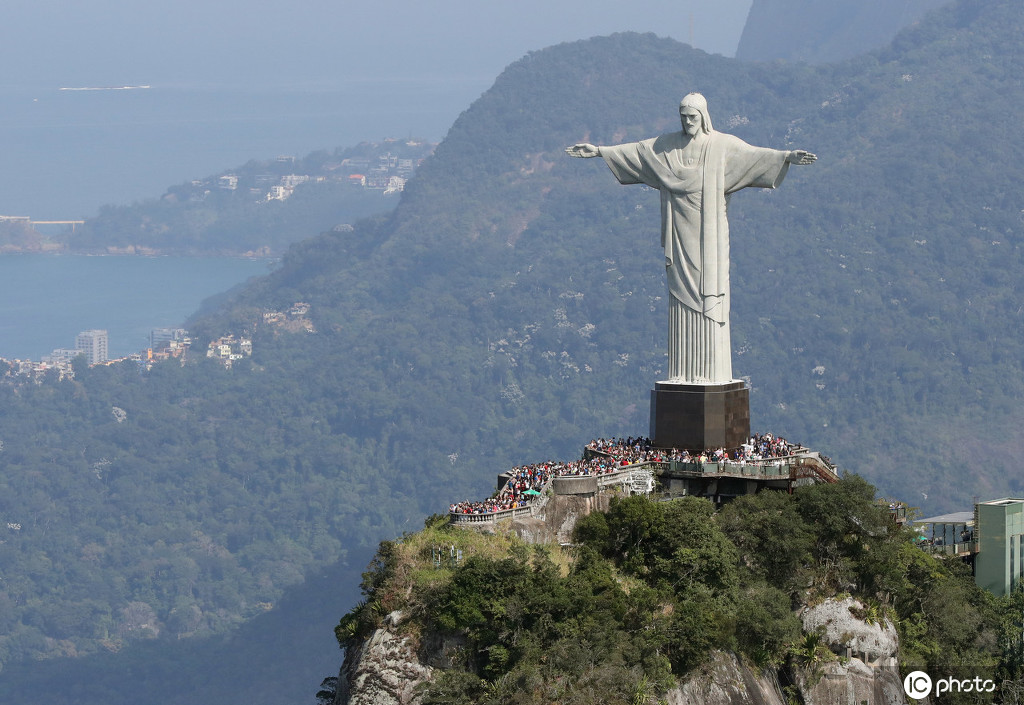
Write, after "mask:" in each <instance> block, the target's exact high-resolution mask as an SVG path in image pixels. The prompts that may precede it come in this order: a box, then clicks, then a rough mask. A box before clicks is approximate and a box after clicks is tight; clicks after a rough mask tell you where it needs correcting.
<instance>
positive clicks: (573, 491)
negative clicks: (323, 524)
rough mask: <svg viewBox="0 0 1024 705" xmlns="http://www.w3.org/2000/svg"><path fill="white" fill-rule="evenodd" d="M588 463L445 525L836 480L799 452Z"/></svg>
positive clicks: (824, 463) (607, 457)
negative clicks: (609, 500) (570, 500)
mask: <svg viewBox="0 0 1024 705" xmlns="http://www.w3.org/2000/svg"><path fill="white" fill-rule="evenodd" d="M588 461H589V462H590V463H591V465H590V466H588V469H587V470H580V469H579V468H580V465H579V464H576V465H575V466H571V467H572V469H571V470H570V471H568V472H565V473H560V472H559V471H558V470H557V469H554V470H553V471H552V472H551V474H550V476H549V477H546V479H545V480H544V481H543V482H542V483H539V484H537V485H536V486H533V487H531V488H530V489H529V490H526V491H525V492H523V493H522V494H521V495H520V498H519V499H518V500H517V501H515V502H514V504H515V505H516V506H513V507H509V508H495V509H490V510H488V509H487V508H485V507H479V506H478V507H474V508H472V509H471V508H461V509H460V508H458V505H453V506H454V507H456V509H453V510H451V511H450V512H449V520H450V522H451V523H452V524H454V525H456V526H467V527H470V526H474V527H480V526H485V525H495V524H497V523H499V522H502V521H504V520H506V519H522V518H527V517H540V516H542V515H543V512H544V508H545V506H546V505H547V503H548V500H549V499H550V498H551V497H553V496H596V495H598V494H601V493H604V492H607V491H610V490H617V491H619V492H621V493H623V494H625V495H631V494H654V495H656V496H661V497H664V498H666V499H670V498H676V497H683V496H697V497H705V498H707V499H710V500H712V501H713V502H715V503H716V504H717V503H721V502H725V501H728V500H730V499H733V498H735V497H738V496H741V495H744V494H755V493H757V492H759V491H761V490H762V489H772V490H780V491H786V492H792V491H793V490H794V489H795V488H796V487H799V486H802V485H807V484H816V483H822V482H824V483H833V482H838V481H839V474H838V473H837V471H836V467H835V466H834V465H833V464H832V463H831V462H830V461H829V460H828V458H827V457H825V456H823V455H821V454H820V453H818V452H816V451H812V450H810V449H808V448H803V447H797V448H796V449H794V450H793V451H792V453H791V454H789V455H786V456H783V457H777V458H766V459H762V460H740V461H733V460H724V461H720V462H709V461H703V462H702V461H700V460H687V461H682V460H643V461H640V462H633V463H624V464H620V463H621V462H622V461H617V460H616V459H615V458H614V456H613V455H612V454H611V453H607V452H604V451H600V450H594V449H591V448H587V449H586V450H585V452H584V461H581V462H582V463H586V462H588ZM533 467H538V466H533ZM539 467H544V468H547V467H548V465H546V464H541V465H539ZM519 472H521V471H520V469H513V470H509V471H507V472H504V473H502V474H500V475H499V476H498V492H497V493H496V494H497V495H500V494H501V493H502V490H503V489H504V488H505V487H506V486H507V485H508V484H509V483H510V482H512V481H514V480H515V479H516V477H517V476H518V474H519Z"/></svg>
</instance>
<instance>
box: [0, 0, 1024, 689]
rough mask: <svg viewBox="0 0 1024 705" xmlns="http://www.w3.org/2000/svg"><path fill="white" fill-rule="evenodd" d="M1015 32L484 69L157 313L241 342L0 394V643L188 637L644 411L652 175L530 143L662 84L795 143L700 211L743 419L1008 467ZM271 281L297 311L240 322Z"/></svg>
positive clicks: (914, 463)
mask: <svg viewBox="0 0 1024 705" xmlns="http://www.w3.org/2000/svg"><path fill="white" fill-rule="evenodd" d="M1022 24H1024V8H1022V7H1021V6H1020V4H1019V3H1017V2H1011V1H1009V0H1003V1H999V2H992V1H989V2H980V1H977V0H970V1H965V2H959V3H956V4H954V5H953V6H952V8H951V10H950V12H947V13H944V14H940V15H932V16H930V18H929V19H928V21H927V22H924V23H922V24H921V25H920V26H919V27H917V28H916V29H914V30H912V31H909V32H905V33H903V34H901V35H900V37H899V39H898V40H897V42H896V43H895V44H894V45H893V46H892V47H891V48H889V49H888V50H886V51H884V52H881V53H877V54H874V55H872V56H869V57H866V58H864V59H861V60H857V61H853V62H849V63H847V64H844V65H843V66H842V67H834V66H833V67H823V68H812V67H806V66H799V67H782V68H780V67H778V66H773V67H771V69H770V70H769V69H768V68H767V67H765V66H762V65H751V64H744V63H741V62H737V61H733V60H728V59H725V58H722V57H716V56H708V55H706V54H704V53H701V52H699V51H695V50H693V49H690V48H689V47H686V46H684V45H681V44H678V43H676V42H674V41H670V40H665V39H659V38H656V37H654V36H651V35H644V36H639V35H629V34H623V35H615V36H612V37H607V38H598V39H593V40H589V41H585V42H578V43H573V44H566V45H561V46H558V47H554V48H551V49H547V50H544V51H540V52H536V53H533V54H531V55H529V56H527V57H525V58H523V59H522V60H520V61H518V62H516V63H515V64H513V65H511V66H510V67H509V68H508V69H507V70H506V71H505V72H504V73H503V74H502V75H501V76H500V77H499V78H498V80H497V81H496V82H495V84H494V87H493V88H492V89H491V90H489V91H488V92H487V93H486V94H484V95H483V96H482V97H481V98H480V99H479V100H478V101H477V102H476V103H474V104H473V105H472V106H471V107H470V108H469V109H467V111H466V112H465V113H463V115H462V116H461V117H460V118H459V120H458V121H457V122H456V124H455V125H454V126H453V127H452V129H451V131H450V134H449V135H448V137H447V139H446V140H445V141H444V142H443V143H442V144H441V145H439V146H438V148H437V150H436V152H435V154H434V156H433V157H431V158H430V159H428V160H427V161H426V162H425V163H424V165H423V166H422V167H421V168H420V170H419V172H418V174H417V176H416V177H415V178H414V179H413V180H412V181H410V183H409V184H408V185H407V187H406V192H405V194H404V195H403V197H402V200H401V202H400V204H399V206H398V208H397V209H396V210H395V211H394V212H393V213H392V214H391V215H389V216H387V217H383V218H379V219H377V220H376V221H372V222H368V223H365V224H363V225H360V226H359V227H357V228H356V230H355V231H354V232H351V233H341V232H337V233H336V232H331V233H327V234H324V235H321V236H320V237H316V238H313V239H311V240H308V241H306V242H303V243H302V244H300V245H297V246H295V247H293V248H292V249H291V250H290V251H289V253H288V254H287V255H286V256H285V258H284V259H283V261H282V265H281V267H280V269H279V270H278V271H277V272H276V273H274V274H272V275H271V276H269V277H267V278H265V279H263V280H261V281H259V282H257V283H255V284H253V285H252V286H250V287H248V288H247V289H245V290H244V291H242V292H241V293H240V294H238V295H237V296H236V297H235V299H234V301H233V303H232V304H231V305H230V306H227V307H225V308H224V309H223V310H221V311H220V312H218V313H215V314H211V315H207V316H205V317H204V318H203V319H202V320H198V321H195V322H194V324H193V325H192V326H191V327H192V328H193V329H194V330H195V331H197V333H198V334H199V335H200V336H203V335H205V336H208V337H212V336H215V335H220V334H222V333H225V332H228V331H234V332H236V333H241V332H243V331H249V332H251V333H252V334H253V340H254V353H253V356H252V358H251V359H250V360H249V361H248V362H241V363H238V364H236V366H235V367H234V368H233V369H232V370H230V371H225V370H223V369H221V368H220V367H218V366H216V365H214V364H212V363H211V364H205V363H204V364H200V365H196V366H186V367H183V368H181V367H177V366H174V365H172V366H166V365H161V366H157V367H156V368H155V369H154V371H153V372H151V373H149V374H145V375H140V374H138V373H137V372H136V371H135V369H133V368H131V367H122V368H113V369H106V368H96V369H93V370H90V371H88V372H83V373H82V374H81V376H80V378H79V379H78V380H76V381H75V382H73V383H70V382H65V383H56V382H47V383H45V384H43V385H41V386H40V387H35V388H31V389H28V388H22V389H16V388H10V387H0V395H2V401H3V403H2V404H0V440H2V441H3V451H2V454H0V462H2V463H3V483H4V486H3V490H4V491H3V492H2V493H0V520H2V521H4V522H10V523H15V524H18V525H19V527H20V529H18V530H17V531H14V530H8V534H7V535H6V536H5V537H4V541H5V543H3V544H0V559H2V560H0V565H2V566H4V568H3V569H4V571H5V573H4V578H5V583H4V587H3V591H2V592H0V604H2V605H3V610H2V612H0V614H2V615H3V617H2V619H3V621H2V623H0V628H2V630H3V631H2V633H3V636H2V637H0V658H3V659H4V660H17V659H21V658H25V657H26V656H55V655H59V654H66V655H76V654H77V655H81V654H86V653H90V652H93V651H96V650H98V649H102V648H108V649H115V648H124V647H126V646H128V645H130V644H131V642H133V641H137V640H139V639H148V638H152V639H173V640H177V639H178V638H184V637H189V636H191V637H192V638H195V637H202V636H203V635H204V634H210V633H213V632H216V631H217V630H222V629H224V628H226V627H228V626H230V625H232V624H235V623H237V622H238V621H240V620H242V619H246V618H248V617H250V616H252V615H254V614H258V613H260V612H261V611H263V610H265V609H266V606H267V605H269V604H271V603H273V602H275V601H276V600H277V599H279V597H280V596H281V594H282V592H283V590H284V589H285V588H286V587H287V586H288V585H292V584H294V583H296V582H297V581H299V580H301V579H302V575H303V574H304V573H305V572H307V571H309V570H311V569H312V568H313V567H314V566H316V565H321V564H329V563H332V562H334V561H336V560H339V559H340V558H342V557H343V555H344V551H345V549H346V548H349V547H352V546H360V545H363V546H366V545H371V544H375V543H376V542H377V541H378V540H379V539H380V538H382V537H388V536H393V535H395V534H396V533H398V532H401V531H402V530H404V529H405V528H407V527H411V526H418V525H419V521H420V519H421V517H422V516H423V515H424V514H429V513H431V512H434V511H443V510H444V509H446V507H447V505H448V502H449V501H453V500H458V499H464V498H476V497H480V496H483V495H485V494H487V492H489V490H490V489H491V487H492V486H493V479H494V474H495V473H496V472H499V471H502V470H504V469H507V468H508V467H509V466H511V465H512V464H519V463H522V462H529V461H534V460H540V459H544V458H551V457H554V458H571V457H575V456H576V455H577V454H578V453H579V449H580V446H581V444H582V443H584V442H586V441H587V440H589V439H590V438H592V437H594V436H598V435H614V434H623V435H625V434H636V433H642V432H645V431H646V428H647V404H648V393H649V389H650V387H651V385H652V383H653V381H654V380H656V379H658V378H659V376H660V375H661V374H662V370H663V359H664V352H663V351H664V347H665V341H664V335H665V321H664V318H665V310H664V309H665V301H664V298H665V283H664V280H663V277H664V275H663V273H662V271H661V269H662V266H661V257H662V255H661V253H660V252H659V247H658V234H657V233H658V227H659V225H658V221H659V216H658V200H657V194H656V193H653V192H651V191H648V190H645V189H642V188H640V187H623V186H619V185H618V184H617V183H615V181H614V178H613V177H612V176H611V174H609V173H608V172H607V169H606V168H605V167H604V166H603V165H602V164H601V163H600V162H599V161H594V160H591V161H580V160H573V159H569V158H568V157H566V156H565V155H564V153H563V152H562V150H563V148H564V147H565V146H566V145H569V144H572V143H574V142H577V141H581V140H589V141H592V142H595V143H605V144H608V143H613V142H618V141H623V140H629V139H636V138H640V137H646V136H651V135H654V134H657V133H658V132H661V131H668V130H674V129H677V128H678V122H677V118H676V105H677V101H678V99H679V98H680V97H681V96H682V95H683V94H685V93H686V92H688V91H691V90H700V91H702V92H704V93H705V94H706V95H707V96H708V98H709V101H710V106H711V115H712V118H713V120H714V122H715V125H716V127H717V128H718V129H721V130H724V131H731V132H734V133H735V134H737V135H739V136H741V137H743V138H744V139H746V140H748V141H750V142H751V143H754V144H762V145H765V146H774V147H778V148H795V147H800V148H804V149H808V150H811V151H813V152H816V153H817V154H818V155H819V157H820V159H819V161H818V163H817V164H815V165H814V166H812V167H807V168H802V169H799V170H797V169H794V170H793V171H792V172H791V173H790V175H789V176H788V177H787V179H786V182H785V183H784V184H783V185H782V188H781V189H780V190H778V191H777V192H746V193H741V194H739V195H737V197H736V198H735V199H733V202H732V205H731V225H732V234H733V244H732V252H733V258H734V262H733V276H732V281H733V286H734V289H733V307H734V315H733V321H734V325H733V335H734V347H735V348H736V357H735V364H734V367H735V370H736V372H737V373H738V374H740V375H743V376H745V377H749V379H750V381H751V384H752V387H753V390H752V394H751V405H752V409H751V412H752V413H751V416H752V425H753V427H754V429H755V430H758V431H765V430H772V431H774V432H775V433H778V434H781V435H783V436H785V437H786V438H788V439H790V440H791V441H799V442H802V443H804V444H807V445H812V446H814V447H816V448H817V449H819V450H822V451H823V452H825V453H827V454H829V455H831V456H832V457H833V459H834V460H835V461H837V462H838V464H839V465H840V466H841V467H844V468H847V469H849V470H853V471H856V472H858V473H861V474H863V475H864V476H866V477H867V478H869V479H870V480H871V481H872V482H873V483H874V484H876V485H877V486H879V488H880V489H881V490H882V491H883V492H886V493H889V494H893V495H897V496H899V497H901V498H902V499H905V500H907V501H908V502H910V503H911V504H920V505H921V506H922V508H923V509H924V510H925V511H926V512H928V513H933V512H938V511H942V510H946V509H962V508H966V507H967V506H968V503H969V502H970V500H971V498H972V497H973V496H975V495H977V496H980V497H983V498H989V497H995V496H1000V495H1007V494H1017V493H1019V492H1021V491H1022V488H1021V478H1020V475H1019V473H1017V472H1016V463H1015V460H1014V458H1015V455H1016V454H1017V452H1018V450H1019V447H1020V440H1021V435H1022V432H1021V430H1020V428H1019V419H1020V418H1021V417H1022V416H1024V414H1022V411H1024V410H1022V408H1021V407H1022V402H1021V399H1022V391H1024V390H1022V385H1024V381H1022V380H1024V374H1022V372H1024V370H1022V369H1021V367H1022V360H1024V355H1022V352H1024V351H1022V345H1021V339H1020V337H1021V336H1020V329H1021V327H1020V322H1021V316H1022V313H1024V309H1022V305H1024V302H1022V301H1021V284H1020V276H1019V272H1020V271H1021V264H1022V263H1021V247H1020V245H1021V227H1022V219H1021V211H1022V208H1024V205H1022V204H1021V202H1020V200H1021V199H1020V195H1019V194H1020V189H1019V188H1018V187H1017V186H1016V184H1017V182H1019V181H1020V177H1021V173H1020V172H1021V170H1022V169H1024V166H1022V164H1024V160H1022V159H1021V156H1022V152H1024V142H1022V139H1024V138H1022V137H1021V135H1020V134H1019V131H1018V130H1017V129H1016V127H1017V125H1016V123H1017V119H1016V118H1017V116H1019V115H1020V114H1021V113H1022V108H1024V105H1022V102H1024V95H1022V90H1021V86H1020V82H1019V76H1020V75H1022V69H1024V66H1022V65H1021V64H1022V57H1021V53H1020V52H1019V50H1018V49H1017V38H1018V37H1019V35H1020V32H1021V28H1022ZM296 301H305V302H308V303H309V304H310V305H311V310H310V314H309V315H310V317H311V319H312V320H313V322H314V324H315V328H316V331H317V332H316V333H305V332H302V333H287V332H284V331H283V330H281V329H275V328H268V327H264V326H262V325H258V324H259V323H260V322H261V321H262V317H261V312H262V311H263V310H266V309H271V310H280V309H282V307H287V306H290V305H292V304H293V303H294V302H296ZM114 407H116V408H118V409H120V410H121V411H122V412H124V416H123V417H122V416H121V415H120V414H114V413H113V408H114ZM119 418H121V419H122V420H120V421H119V420H118V419H119ZM924 495H927V496H924ZM12 578H13V580H12ZM106 702H114V700H112V699H110V698H109V697H107V698H106Z"/></svg>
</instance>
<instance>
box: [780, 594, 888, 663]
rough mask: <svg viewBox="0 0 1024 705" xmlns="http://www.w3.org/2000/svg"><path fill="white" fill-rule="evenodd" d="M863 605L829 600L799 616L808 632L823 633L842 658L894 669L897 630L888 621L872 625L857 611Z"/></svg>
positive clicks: (849, 601) (844, 600) (845, 600)
mask: <svg viewBox="0 0 1024 705" xmlns="http://www.w3.org/2000/svg"><path fill="white" fill-rule="evenodd" d="M863 610H864V605H863V604H862V603H860V602H859V601H857V600H855V599H853V598H852V597H847V598H845V599H842V600H837V599H830V600H825V601H824V602H822V603H821V604H818V605H814V606H813V607H806V608H804V610H803V611H802V612H801V613H800V620H801V621H802V622H803V625H804V631H805V632H814V631H817V630H819V629H820V630H822V633H823V634H824V637H825V641H826V642H827V643H828V645H829V648H831V649H832V651H833V652H835V653H837V654H839V655H840V656H849V657H852V658H856V659H859V660H860V661H862V662H864V663H866V664H869V665H871V664H874V665H878V666H891V665H892V663H891V661H892V659H893V657H895V656H896V651H897V649H898V648H899V639H898V637H897V636H896V627H895V626H893V623H892V622H890V621H889V620H888V619H883V620H881V622H879V623H876V624H869V623H868V622H865V621H864V620H862V619H858V618H857V617H856V616H855V614H854V612H861V611H863Z"/></svg>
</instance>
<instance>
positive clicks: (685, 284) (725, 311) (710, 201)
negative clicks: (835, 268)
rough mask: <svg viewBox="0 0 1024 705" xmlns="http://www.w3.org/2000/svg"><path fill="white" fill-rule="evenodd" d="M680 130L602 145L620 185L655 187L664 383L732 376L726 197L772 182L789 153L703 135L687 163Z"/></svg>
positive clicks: (713, 134) (701, 381) (720, 379)
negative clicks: (662, 278) (663, 296)
mask: <svg viewBox="0 0 1024 705" xmlns="http://www.w3.org/2000/svg"><path fill="white" fill-rule="evenodd" d="M684 145H685V141H684V134H683V133H682V132H674V133H671V134H667V135H662V136H661V137H655V138H652V139H648V140H644V141H642V142H634V143H632V144H622V145H616V146H611V147H601V156H602V157H603V158H604V161H605V163H606V164H607V165H608V167H609V168H610V169H611V170H612V173H613V174H615V178H616V179H618V180H619V183H622V184H646V185H647V186H650V187H652V188H656V189H658V190H659V191H660V192H661V244H662V247H663V248H664V251H665V267H666V274H667V276H668V290H669V341H668V350H669V352H668V366H669V370H668V371H669V379H668V381H670V382H679V383H690V384H719V383H722V382H729V381H732V351H731V349H730V341H729V222H728V219H727V217H726V207H727V205H728V200H729V198H728V197H729V195H730V194H732V193H733V192H735V191H738V190H740V189H742V188H746V187H748V186H754V187H760V188H775V187H776V186H778V185H779V184H780V183H782V179H783V178H785V176H786V172H787V171H788V169H789V164H788V163H787V162H786V155H787V154H788V152H786V151H780V150H776V149H767V148H764V147H752V146H751V145H749V144H747V143H746V142H744V141H743V140H741V139H739V138H738V137H734V136H732V135H727V134H724V133H721V132H711V133H710V134H708V139H706V140H705V141H704V143H703V145H702V147H701V152H700V158H699V160H698V161H697V163H696V164H695V165H694V166H693V167H686V166H685V165H684V163H683V158H682V148H683V146H684Z"/></svg>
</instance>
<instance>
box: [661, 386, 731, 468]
mask: <svg viewBox="0 0 1024 705" xmlns="http://www.w3.org/2000/svg"><path fill="white" fill-rule="evenodd" d="M650 437H651V441H652V442H653V443H654V445H655V446H657V447H659V448H679V449H680V450H683V449H685V450H689V451H695V450H696V451H701V450H710V449H715V448H725V449H727V450H734V449H736V448H739V447H740V446H741V445H743V444H744V443H746V442H747V440H748V439H749V438H750V389H749V388H748V387H747V386H746V384H745V383H744V382H740V381H733V382H726V383H725V384H675V383H673V382H655V383H654V389H652V390H651V432H650Z"/></svg>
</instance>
